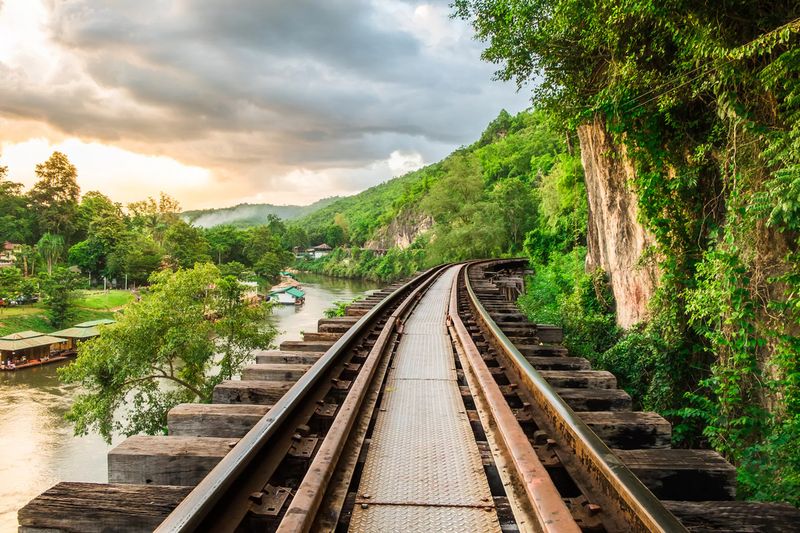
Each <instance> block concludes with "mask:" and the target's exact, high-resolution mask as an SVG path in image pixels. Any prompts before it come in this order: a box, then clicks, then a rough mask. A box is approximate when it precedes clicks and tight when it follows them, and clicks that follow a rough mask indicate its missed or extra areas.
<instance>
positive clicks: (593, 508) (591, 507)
mask: <svg viewBox="0 0 800 533" xmlns="http://www.w3.org/2000/svg"><path fill="white" fill-rule="evenodd" d="M586 509H587V510H588V511H589V513H591V514H597V513H599V512H600V511H602V510H603V508H602V507H600V506H599V505H597V504H596V503H590V504H589V505H587V506H586Z"/></svg>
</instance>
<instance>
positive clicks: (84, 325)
mask: <svg viewBox="0 0 800 533" xmlns="http://www.w3.org/2000/svg"><path fill="white" fill-rule="evenodd" d="M114 322H116V321H115V320H111V319H110V318H101V319H100V320H90V321H88V322H81V323H80V324H75V326H73V327H76V328H92V327H94V326H100V325H104V324H113V323H114Z"/></svg>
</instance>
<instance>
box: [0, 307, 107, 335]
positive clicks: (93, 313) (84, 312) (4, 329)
mask: <svg viewBox="0 0 800 533" xmlns="http://www.w3.org/2000/svg"><path fill="white" fill-rule="evenodd" d="M34 309H36V308H34ZM36 310H37V311H38V313H33V314H31V313H29V314H23V315H20V314H17V315H9V314H6V313H5V311H8V309H5V310H4V311H3V312H2V313H0V337H2V336H4V335H10V334H11V333H17V332H19V331H26V330H29V329H32V330H33V331H40V332H42V333H51V332H53V331H55V330H56V328H54V327H53V326H51V325H50V322H49V321H48V320H47V315H46V314H45V312H44V309H41V308H40V309H36ZM101 318H111V319H113V318H114V313H111V312H109V311H97V310H93V309H76V310H75V318H74V319H73V320H71V321H70V323H69V324H68V325H67V326H65V327H69V326H72V325H73V324H80V323H81V322H88V321H89V320H99V319H101Z"/></svg>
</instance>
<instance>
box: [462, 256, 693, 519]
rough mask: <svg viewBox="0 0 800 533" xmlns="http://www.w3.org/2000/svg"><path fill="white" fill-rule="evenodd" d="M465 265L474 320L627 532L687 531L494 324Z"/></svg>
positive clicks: (466, 282) (466, 281) (467, 287)
mask: <svg viewBox="0 0 800 533" xmlns="http://www.w3.org/2000/svg"><path fill="white" fill-rule="evenodd" d="M469 268H470V267H469V266H468V267H467V268H466V269H465V275H464V277H465V284H466V289H467V294H468V296H469V299H470V303H471V306H472V308H473V310H474V311H475V315H476V318H477V319H478V320H479V321H480V322H482V323H483V325H484V327H485V328H486V330H488V332H489V333H490V334H491V335H492V336H493V338H494V340H495V343H496V345H497V347H498V348H500V349H501V350H502V351H503V352H504V354H505V356H506V357H507V359H508V360H509V361H510V362H511V363H512V364H513V366H514V369H513V370H514V371H515V373H516V374H517V376H518V377H519V379H520V382H521V383H523V384H524V385H525V386H526V387H527V388H528V390H529V391H530V393H531V394H532V395H533V397H534V399H535V400H536V402H537V406H538V407H539V408H540V409H541V410H542V412H543V413H544V414H545V416H546V417H547V422H548V423H549V424H550V426H551V429H552V430H553V431H555V432H556V433H557V434H558V437H559V439H558V440H559V443H560V445H561V446H564V447H566V448H569V449H571V451H572V453H574V454H575V455H576V456H577V458H578V461H579V463H580V464H581V465H583V467H585V468H586V469H587V470H588V474H589V475H590V476H591V478H592V480H593V481H594V482H595V483H597V484H598V485H599V486H600V487H601V489H602V490H601V492H602V493H603V494H604V496H605V500H606V503H607V504H609V505H611V506H613V507H614V508H613V509H610V510H612V511H613V512H615V513H616V514H617V515H618V516H620V517H622V520H623V521H624V523H625V524H627V526H628V527H629V528H630V530H631V531H642V532H644V531H660V532H677V531H687V530H686V528H685V527H684V526H683V524H681V523H680V521H678V519H677V518H675V516H673V515H672V513H670V512H669V510H667V509H666V508H665V507H664V505H663V504H662V503H661V501H660V500H659V499H658V498H656V497H655V496H654V495H653V493H652V492H650V490H649V489H648V488H647V487H645V486H644V484H642V482H641V481H640V480H639V479H638V478H637V477H636V476H635V475H634V474H633V473H632V472H631V471H630V470H629V469H628V468H627V467H626V466H625V464H624V463H623V462H622V460H621V459H619V458H618V457H617V456H616V455H615V454H614V453H613V452H612V451H611V449H610V448H609V447H608V446H607V445H606V444H605V443H604V442H603V441H602V440H601V439H600V438H599V437H598V436H597V435H596V434H595V433H594V432H593V431H592V430H591V428H589V426H587V425H586V423H585V422H584V421H583V420H581V418H580V417H579V416H578V415H577V414H575V412H574V411H573V410H572V408H570V407H569V406H568V405H567V404H566V402H565V401H564V400H563V399H561V397H560V396H559V395H558V393H557V392H556V391H555V390H554V389H553V388H552V387H551V386H550V384H549V383H547V381H546V380H545V379H544V378H543V377H542V375H541V374H539V372H538V371H537V370H536V369H535V368H533V366H532V365H531V364H530V363H529V362H528V360H527V359H526V358H525V356H524V355H522V353H520V351H519V350H518V349H517V348H516V346H514V344H513V343H512V342H511V341H510V340H509V339H508V337H506V335H505V334H504V333H503V331H502V330H501V329H500V327H499V326H498V325H497V324H496V323H495V321H494V320H493V319H492V317H491V316H490V315H489V313H488V311H487V310H486V309H485V308H484V306H483V304H482V303H481V302H480V299H479V298H478V296H477V295H476V293H475V291H474V290H473V288H472V286H471V284H470V279H469Z"/></svg>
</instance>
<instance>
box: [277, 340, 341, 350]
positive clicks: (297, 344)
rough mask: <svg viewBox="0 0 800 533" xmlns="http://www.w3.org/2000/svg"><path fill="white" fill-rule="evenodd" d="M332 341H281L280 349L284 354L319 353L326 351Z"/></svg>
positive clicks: (331, 344)
mask: <svg viewBox="0 0 800 533" xmlns="http://www.w3.org/2000/svg"><path fill="white" fill-rule="evenodd" d="M333 344H334V341H309V342H306V341H283V342H282V343H281V345H280V349H281V350H282V351H285V352H320V353H324V352H326V351H328V348H330V347H331V346H333Z"/></svg>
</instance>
